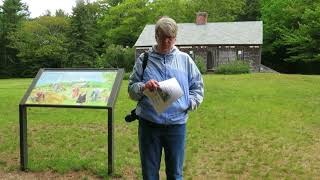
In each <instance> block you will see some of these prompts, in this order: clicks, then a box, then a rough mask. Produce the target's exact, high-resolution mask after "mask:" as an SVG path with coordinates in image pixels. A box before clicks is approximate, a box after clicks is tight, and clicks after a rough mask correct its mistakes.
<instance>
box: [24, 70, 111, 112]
mask: <svg viewBox="0 0 320 180" xmlns="http://www.w3.org/2000/svg"><path fill="white" fill-rule="evenodd" d="M116 75H117V71H104V72H99V71H85V72H79V71H44V72H43V73H42V74H41V76H40V78H39V80H38V81H37V83H36V85H35V87H34V88H33V90H32V91H31V93H30V95H29V97H28V99H27V102H26V104H50V105H86V106H106V105H107V103H108V99H109V96H110V93H111V90H112V86H113V83H114V81H115V78H116Z"/></svg>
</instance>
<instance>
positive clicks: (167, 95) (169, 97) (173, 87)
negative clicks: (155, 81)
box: [143, 78, 183, 114]
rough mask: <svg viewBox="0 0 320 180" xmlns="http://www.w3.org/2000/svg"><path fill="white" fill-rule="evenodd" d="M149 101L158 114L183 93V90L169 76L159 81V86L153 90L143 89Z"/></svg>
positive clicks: (174, 79)
mask: <svg viewBox="0 0 320 180" xmlns="http://www.w3.org/2000/svg"><path fill="white" fill-rule="evenodd" d="M143 94H145V95H146V96H147V97H148V98H149V100H150V101H151V103H152V105H153V108H154V109H155V110H156V112H157V113H158V114H160V113H162V112H164V111H165V110H166V109H167V108H168V107H169V106H170V105H171V104H172V103H173V102H174V101H176V100H177V99H178V98H180V97H181V96H182V95H183V91H182V89H181V87H180V85H179V83H178V81H177V80H176V78H171V79H168V80H165V81H161V82H159V88H157V89H156V90H154V91H150V90H149V89H146V90H144V91H143Z"/></svg>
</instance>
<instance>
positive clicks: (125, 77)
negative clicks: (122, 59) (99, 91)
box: [123, 72, 132, 80]
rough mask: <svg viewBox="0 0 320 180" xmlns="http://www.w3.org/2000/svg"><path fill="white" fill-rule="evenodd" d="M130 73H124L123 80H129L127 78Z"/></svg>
mask: <svg viewBox="0 0 320 180" xmlns="http://www.w3.org/2000/svg"><path fill="white" fill-rule="evenodd" d="M131 73H132V72H126V73H125V74H124V76H123V80H129V77H130V75H131Z"/></svg>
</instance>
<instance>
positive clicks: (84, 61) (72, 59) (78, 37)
mask: <svg viewBox="0 0 320 180" xmlns="http://www.w3.org/2000/svg"><path fill="white" fill-rule="evenodd" d="M99 13H100V7H99V5H98V4H97V3H89V2H84V0H79V1H77V3H76V6H75V7H74V8H73V12H72V16H71V18H70V20H71V21H70V25H71V29H70V33H69V42H70V46H69V49H70V54H69V61H68V66H71V67H94V66H95V65H96V62H95V60H96V58H97V57H98V55H99V50H100V49H99V48H101V47H99V44H100V41H101V37H100V34H99V28H98V25H97V21H98V17H99Z"/></svg>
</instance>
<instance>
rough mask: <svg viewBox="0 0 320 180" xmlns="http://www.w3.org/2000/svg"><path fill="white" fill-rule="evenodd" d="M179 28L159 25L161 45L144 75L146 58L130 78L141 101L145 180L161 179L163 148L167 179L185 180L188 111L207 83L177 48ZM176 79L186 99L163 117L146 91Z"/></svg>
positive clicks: (132, 94) (197, 102)
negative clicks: (145, 93)
mask: <svg viewBox="0 0 320 180" xmlns="http://www.w3.org/2000/svg"><path fill="white" fill-rule="evenodd" d="M176 35H177V24H176V22H175V21H174V20H173V19H171V18H169V17H163V18H161V19H159V20H158V22H157V23H156V25H155V38H156V41H157V45H155V46H153V47H152V48H150V49H149V51H148V52H147V53H148V61H147V66H146V68H145V70H144V71H143V67H142V64H143V58H144V54H142V55H141V56H140V57H139V58H138V59H137V61H136V64H135V66H134V68H133V72H132V74H131V76H130V78H129V86H128V92H129V95H130V97H131V98H132V99H133V100H136V101H138V105H137V108H136V114H137V115H138V116H139V117H140V118H139V148H140V157H141V167H142V175H143V179H147V180H154V179H159V169H160V161H161V154H162V148H163V149H164V153H165V164H166V175H167V179H183V176H182V169H183V160H184V149H185V142H186V121H187V119H188V114H187V113H188V111H189V110H195V109H196V108H197V107H198V106H199V105H200V103H201V102H202V100H203V93H204V91H203V80H202V77H201V74H200V72H199V70H198V68H197V66H196V65H195V63H194V62H193V60H192V59H191V57H190V56H189V55H188V54H186V53H184V52H181V51H179V50H178V48H177V47H175V46H174V44H175V42H176ZM170 78H176V79H177V81H178V83H179V85H180V86H181V88H182V90H183V92H184V95H183V96H182V97H180V98H179V99H178V100H177V101H175V102H174V103H173V104H172V105H171V106H169V108H168V109H166V110H165V111H164V112H163V113H161V114H157V113H156V111H155V109H154V108H153V107H152V104H151V103H150V101H149V100H148V98H147V97H146V96H144V95H143V91H144V90H146V89H149V90H151V91H153V90H155V89H157V88H159V83H158V82H160V81H164V80H167V79H170Z"/></svg>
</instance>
